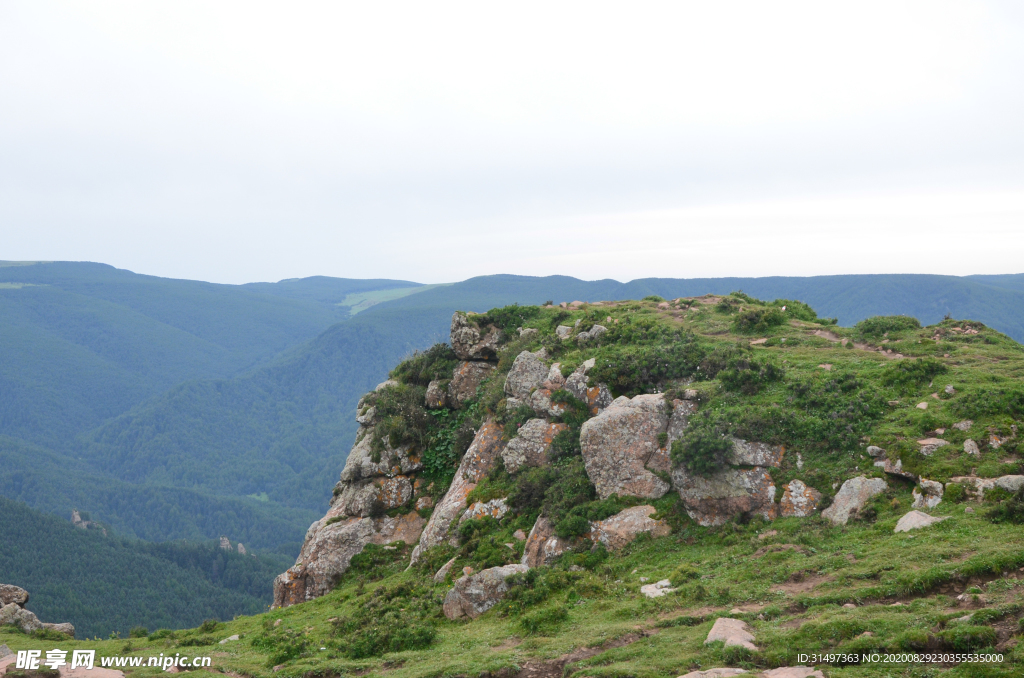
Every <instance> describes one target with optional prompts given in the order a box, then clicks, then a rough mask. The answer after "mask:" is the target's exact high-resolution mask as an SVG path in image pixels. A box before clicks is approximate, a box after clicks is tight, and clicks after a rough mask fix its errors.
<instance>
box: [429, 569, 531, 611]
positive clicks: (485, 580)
mask: <svg viewBox="0 0 1024 678" xmlns="http://www.w3.org/2000/svg"><path fill="white" fill-rule="evenodd" d="M529 569H530V568H529V567H527V566H526V565H504V566H502V567H492V568H489V569H486V570H483V571H481V572H478V573H476V574H471V575H468V576H464V577H460V578H459V579H458V580H457V581H456V582H455V586H453V587H452V588H451V590H450V591H448V594H447V595H446V596H445V597H444V615H445V616H446V617H448V618H449V619H460V618H462V617H469V618H470V619H476V618H477V617H479V616H480V615H482V614H483V613H484V612H487V610H489V609H491V608H492V607H494V605H495V604H497V603H498V601H500V600H501V599H502V598H504V597H505V594H506V593H507V592H508V589H509V585H508V583H507V582H506V581H505V579H506V578H507V577H509V576H511V575H513V574H522V573H525V572H527V571H529Z"/></svg>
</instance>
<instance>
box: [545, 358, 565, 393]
mask: <svg viewBox="0 0 1024 678" xmlns="http://www.w3.org/2000/svg"><path fill="white" fill-rule="evenodd" d="M541 386H542V387H543V388H546V389H548V390H549V391H557V390H558V389H560V388H562V387H563V386H565V377H563V376H562V363H555V364H554V365H552V366H551V367H550V368H549V369H548V376H547V378H546V379H544V383H543V384H541Z"/></svg>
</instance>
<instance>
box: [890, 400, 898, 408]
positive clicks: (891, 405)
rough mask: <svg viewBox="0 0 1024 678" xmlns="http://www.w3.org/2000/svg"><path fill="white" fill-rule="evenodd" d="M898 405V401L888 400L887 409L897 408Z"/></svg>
mask: <svg viewBox="0 0 1024 678" xmlns="http://www.w3.org/2000/svg"><path fill="white" fill-rule="evenodd" d="M899 404H900V401H898V400H890V401H889V407H897V406H898V405H899Z"/></svg>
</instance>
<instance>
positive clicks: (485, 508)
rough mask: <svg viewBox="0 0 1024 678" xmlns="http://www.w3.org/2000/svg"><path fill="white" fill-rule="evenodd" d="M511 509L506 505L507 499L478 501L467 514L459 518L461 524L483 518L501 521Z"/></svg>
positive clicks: (467, 510)
mask: <svg viewBox="0 0 1024 678" xmlns="http://www.w3.org/2000/svg"><path fill="white" fill-rule="evenodd" d="M509 510H510V507H509V505H508V504H506V503H505V498H501V499H492V500H490V501H478V502H476V503H474V504H472V505H471V506H470V507H469V508H468V509H466V512H465V513H463V514H462V517H461V518H459V523H460V524H461V523H464V522H466V521H467V520H480V519H481V518H487V517H489V518H494V519H495V520H500V519H501V518H502V517H503V516H504V515H505V514H506V513H508V512H509Z"/></svg>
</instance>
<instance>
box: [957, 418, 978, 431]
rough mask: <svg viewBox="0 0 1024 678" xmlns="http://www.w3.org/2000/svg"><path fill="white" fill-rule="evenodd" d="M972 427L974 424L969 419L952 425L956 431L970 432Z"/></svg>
mask: <svg viewBox="0 0 1024 678" xmlns="http://www.w3.org/2000/svg"><path fill="white" fill-rule="evenodd" d="M972 426H974V422H973V421H971V420H970V419H964V420H963V421H958V422H957V423H955V424H953V428H955V429H956V430H957V431H970V430H971V427H972Z"/></svg>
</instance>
